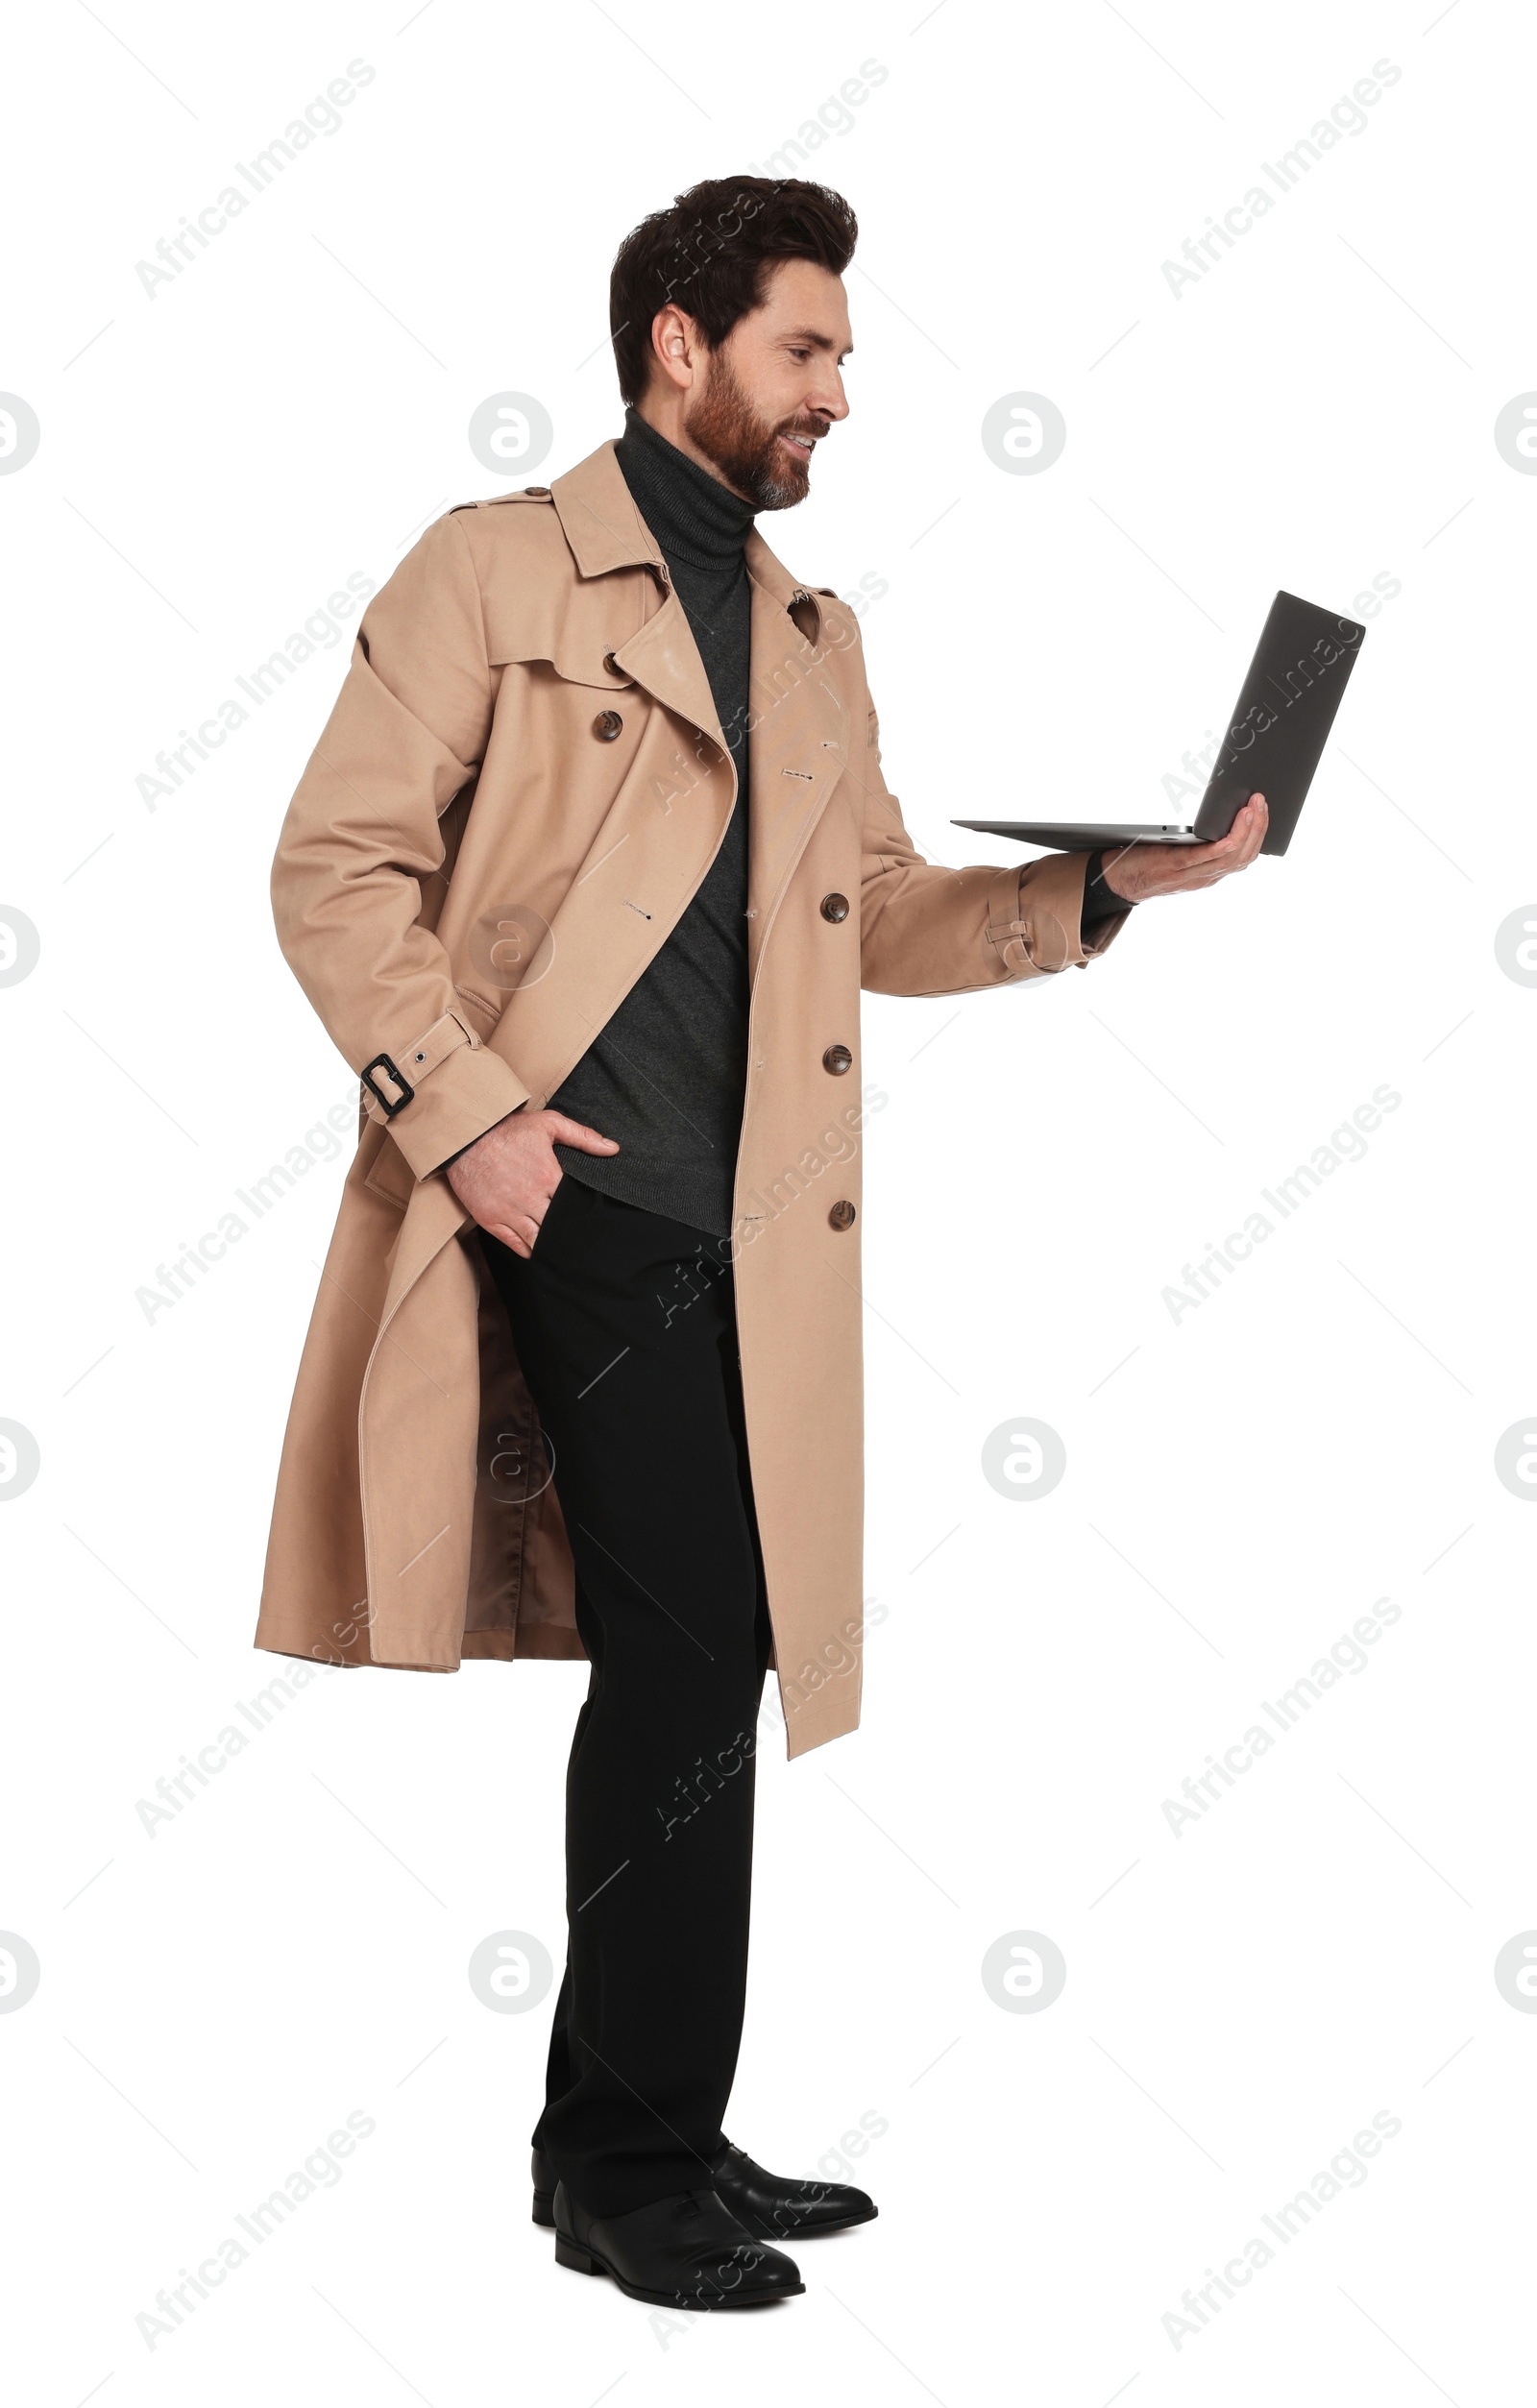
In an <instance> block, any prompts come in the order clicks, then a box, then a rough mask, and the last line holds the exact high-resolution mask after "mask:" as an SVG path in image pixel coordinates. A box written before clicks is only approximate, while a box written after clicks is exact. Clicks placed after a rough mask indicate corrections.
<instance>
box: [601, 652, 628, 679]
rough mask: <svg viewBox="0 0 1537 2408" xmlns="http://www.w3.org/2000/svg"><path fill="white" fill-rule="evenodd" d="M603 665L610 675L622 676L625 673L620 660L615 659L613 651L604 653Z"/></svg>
mask: <svg viewBox="0 0 1537 2408" xmlns="http://www.w3.org/2000/svg"><path fill="white" fill-rule="evenodd" d="M603 667H604V668H605V669H607V671H608V673H609V675H610V677H622V676H623V674H624V671H623V670H622V669H621V667H620V665H619V663H618V661H616V660H615V658H614V655H613V653H612V652H605V653H604V655H603Z"/></svg>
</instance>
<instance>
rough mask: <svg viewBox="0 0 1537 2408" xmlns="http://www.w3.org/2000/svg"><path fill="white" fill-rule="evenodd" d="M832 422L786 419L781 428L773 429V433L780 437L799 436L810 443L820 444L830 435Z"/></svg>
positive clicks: (826, 420)
mask: <svg viewBox="0 0 1537 2408" xmlns="http://www.w3.org/2000/svg"><path fill="white" fill-rule="evenodd" d="M832 428H833V422H832V420H831V419H830V418H812V419H805V418H787V419H786V421H785V423H784V425H783V426H776V427H775V429H774V432H775V433H776V434H780V435H800V436H803V437H804V438H805V439H806V440H807V441H808V442H810V443H821V442H824V441H825V439H826V438H827V436H828V435H830V434H831V432H832Z"/></svg>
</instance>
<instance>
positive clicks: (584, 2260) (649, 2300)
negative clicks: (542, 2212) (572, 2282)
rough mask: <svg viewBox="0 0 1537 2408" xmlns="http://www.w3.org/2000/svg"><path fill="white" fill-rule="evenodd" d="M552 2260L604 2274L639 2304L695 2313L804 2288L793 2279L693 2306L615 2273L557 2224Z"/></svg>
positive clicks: (790, 2295)
mask: <svg viewBox="0 0 1537 2408" xmlns="http://www.w3.org/2000/svg"><path fill="white" fill-rule="evenodd" d="M555 2263H556V2265H557V2266H569V2267H570V2268H571V2271H572V2273H573V2274H606V2275H607V2276H608V2279H609V2281H610V2282H612V2283H617V2284H618V2286H619V2288H620V2290H621V2291H622V2292H623V2294H624V2297H625V2298H626V2299H639V2300H640V2302H641V2304H642V2306H643V2307H648V2308H677V2307H682V2308H694V2309H695V2313H698V2314H705V2313H708V2311H709V2310H711V2309H715V2308H767V2307H772V2305H773V2303H774V2301H775V2300H776V2299H799V2298H800V2296H801V2294H802V2293H803V2292H804V2291H805V2288H806V2286H805V2284H804V2283H803V2282H797V2283H796V2284H795V2285H794V2287H793V2289H791V2288H790V2287H788V2286H787V2287H786V2288H785V2289H784V2290H782V2291H760V2292H759V2293H758V2295H757V2297H756V2298H755V2299H744V2298H743V2297H742V2296H741V2294H740V2293H727V2292H724V2291H723V2292H721V2294H720V2298H719V2299H711V2300H709V2301H703V2300H701V2301H699V2302H698V2303H697V2307H696V2308H695V2302H694V2301H693V2300H690V2299H682V2298H680V2296H679V2294H678V2293H677V2292H676V2291H644V2290H643V2289H642V2288H641V2286H640V2284H639V2283H635V2282H626V2281H625V2279H624V2276H623V2275H622V2274H616V2273H615V2271H614V2269H613V2267H612V2266H610V2264H609V2263H608V2260H607V2259H606V2258H603V2257H599V2256H598V2252H597V2251H596V2250H585V2249H583V2248H582V2247H581V2246H580V2245H579V2243H577V2242H575V2241H568V2240H567V2238H566V2236H565V2234H564V2233H563V2232H562V2231H561V2230H560V2228H559V2226H556V2228H555Z"/></svg>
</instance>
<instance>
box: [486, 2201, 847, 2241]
mask: <svg viewBox="0 0 1537 2408" xmlns="http://www.w3.org/2000/svg"><path fill="white" fill-rule="evenodd" d="M880 2212H881V2211H880V2209H879V2208H878V2207H872V2208H871V2209H870V2212H869V2214H868V2215H867V2216H844V2217H842V2219H841V2220H840V2221H839V2223H837V2224H819V2225H808V2226H806V2228H805V2230H804V2231H803V2232H780V2231H777V2230H774V2231H771V2230H770V2229H769V2227H768V2226H767V2225H762V2224H754V2222H753V2221H752V2218H751V2217H750V2216H743V2217H741V2218H740V2219H739V2222H741V2223H742V2224H744V2225H745V2226H746V2227H747V2230H748V2231H749V2232H750V2233H751V2234H752V2237H753V2239H754V2240H755V2241H783V2242H785V2243H787V2244H788V2243H789V2242H791V2241H819V2240H820V2239H821V2237H822V2234H823V2233H824V2232H852V2230H853V2228H854V2226H856V2225H862V2224H873V2223H874V2222H875V2219H876V2217H877V2216H878V2215H879V2214H880ZM533 2220H534V2222H535V2224H536V2225H542V2226H545V2227H546V2228H547V2229H548V2230H549V2231H551V2232H552V2231H553V2230H554V2228H555V2204H554V2194H553V2193H552V2192H550V2191H535V2193H534V2218H533Z"/></svg>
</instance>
